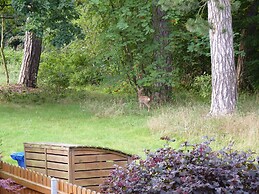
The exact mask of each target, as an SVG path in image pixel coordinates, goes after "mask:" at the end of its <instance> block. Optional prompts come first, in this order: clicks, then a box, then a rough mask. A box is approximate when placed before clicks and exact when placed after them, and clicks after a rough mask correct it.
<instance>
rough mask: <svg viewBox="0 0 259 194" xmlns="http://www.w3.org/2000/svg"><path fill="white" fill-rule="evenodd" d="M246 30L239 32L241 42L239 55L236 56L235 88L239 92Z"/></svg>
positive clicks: (241, 81) (241, 82) (241, 80)
mask: <svg viewBox="0 0 259 194" xmlns="http://www.w3.org/2000/svg"><path fill="white" fill-rule="evenodd" d="M245 36H246V30H245V29H243V30H242V32H241V40H240V45H239V52H241V54H239V55H238V58H237V88H238V89H239V90H240V89H241V87H242V85H243V73H244V63H245V54H244V52H245V40H244V38H245Z"/></svg>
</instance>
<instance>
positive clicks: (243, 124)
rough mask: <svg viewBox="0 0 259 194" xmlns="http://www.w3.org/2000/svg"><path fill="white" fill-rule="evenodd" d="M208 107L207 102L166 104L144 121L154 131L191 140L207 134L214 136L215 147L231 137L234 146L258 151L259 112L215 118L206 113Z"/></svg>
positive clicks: (225, 143)
mask: <svg viewBox="0 0 259 194" xmlns="http://www.w3.org/2000/svg"><path fill="white" fill-rule="evenodd" d="M208 111H209V106H207V105H196V106H195V105H193V106H189V107H172V108H166V109H162V110H161V111H160V112H159V113H157V114H155V115H154V116H152V117H150V118H149V119H148V121H147V124H148V127H149V129H150V131H151V132H152V133H153V134H156V135H157V134H159V135H161V136H164V135H167V136H171V137H174V138H176V139H178V140H180V141H182V140H183V141H192V142H198V141H200V140H201V138H202V137H203V136H209V137H214V138H215V139H216V140H217V142H218V143H217V145H215V147H216V148H221V147H222V144H223V145H227V144H228V143H229V142H230V141H234V142H235V148H236V149H240V150H247V149H251V150H253V151H256V152H257V153H259V147H258V145H259V115H258V114H257V113H256V112H247V113H245V114H236V115H232V116H227V117H218V118H214V117H208V116H207V113H208ZM219 142H220V143H219Z"/></svg>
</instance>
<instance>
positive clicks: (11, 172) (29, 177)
mask: <svg viewBox="0 0 259 194" xmlns="http://www.w3.org/2000/svg"><path fill="white" fill-rule="evenodd" d="M0 167H1V168H0V178H4V179H8V178H11V179H12V180H14V181H15V182H16V183H17V184H20V185H23V186H25V187H26V189H23V190H21V191H19V193H20V194H50V192H51V188H50V187H51V177H48V176H46V175H43V174H40V173H37V172H34V171H31V170H28V169H24V168H20V167H17V166H13V165H10V164H7V163H4V162H1V161H0ZM57 181H58V194H86V193H87V194H100V193H97V192H96V191H92V190H89V189H86V188H82V187H81V186H77V185H75V184H71V183H68V182H66V181H62V180H59V179H58V180H57ZM0 193H1V194H11V193H13V192H10V191H7V190H5V189H3V188H1V187H0Z"/></svg>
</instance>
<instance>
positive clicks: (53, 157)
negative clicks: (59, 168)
mask: <svg viewBox="0 0 259 194" xmlns="http://www.w3.org/2000/svg"><path fill="white" fill-rule="evenodd" d="M47 160H48V161H53V162H63V163H68V157H64V156H59V155H50V154H48V155H47Z"/></svg>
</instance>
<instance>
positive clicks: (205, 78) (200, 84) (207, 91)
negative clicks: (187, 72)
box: [192, 74, 212, 98]
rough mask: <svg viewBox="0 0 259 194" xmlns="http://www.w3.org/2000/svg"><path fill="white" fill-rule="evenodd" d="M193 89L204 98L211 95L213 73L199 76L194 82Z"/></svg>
mask: <svg viewBox="0 0 259 194" xmlns="http://www.w3.org/2000/svg"><path fill="white" fill-rule="evenodd" d="M192 89H193V90H194V91H195V92H197V93H198V94H199V96H200V97H202V98H208V97H209V96H210V95H211V90H212V86H211V75H208V74H203V75H201V76H197V77H195V79H194V82H193V84H192Z"/></svg>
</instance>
